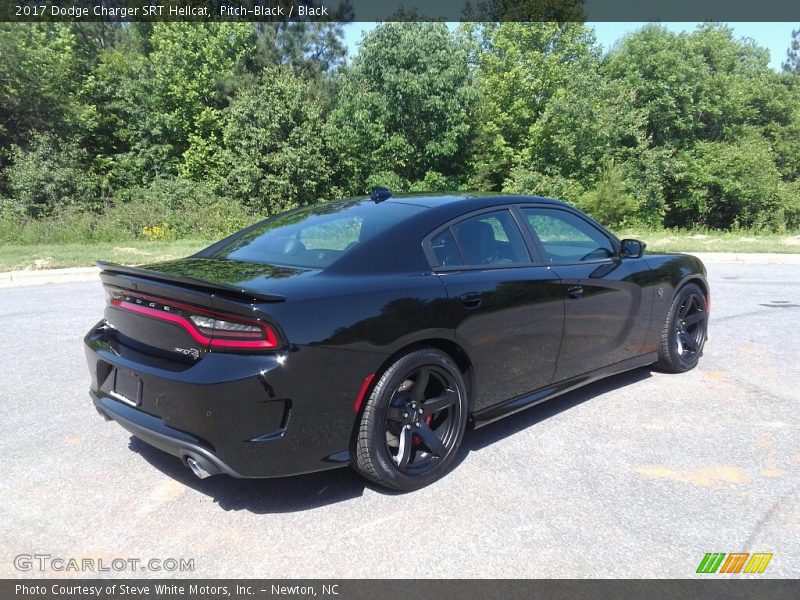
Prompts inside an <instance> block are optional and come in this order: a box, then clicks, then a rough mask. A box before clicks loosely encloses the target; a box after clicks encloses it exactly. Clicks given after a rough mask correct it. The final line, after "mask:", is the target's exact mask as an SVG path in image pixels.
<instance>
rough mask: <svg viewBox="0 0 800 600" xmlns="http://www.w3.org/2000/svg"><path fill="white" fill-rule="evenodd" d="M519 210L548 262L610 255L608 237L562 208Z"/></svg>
mask: <svg viewBox="0 0 800 600" xmlns="http://www.w3.org/2000/svg"><path fill="white" fill-rule="evenodd" d="M522 214H523V215H525V219H526V220H527V222H528V224H529V225H530V227H531V229H532V230H533V232H534V233H535V234H536V237H538V238H539V241H540V242H541V244H542V247H543V249H544V252H545V255H546V256H547V259H548V260H549V261H550V262H562V263H563V262H570V263H575V262H582V261H589V260H602V259H606V258H610V257H612V256H614V248H613V246H612V245H611V241H610V240H609V239H608V238H607V237H606V236H605V235H604V234H603V233H602V232H600V231H599V230H598V229H597V228H596V227H594V226H593V225H592V224H590V223H588V222H587V221H584V220H583V219H581V218H580V217H578V216H576V215H574V214H572V213H570V212H567V211H565V210H556V209H550V208H523V209H522Z"/></svg>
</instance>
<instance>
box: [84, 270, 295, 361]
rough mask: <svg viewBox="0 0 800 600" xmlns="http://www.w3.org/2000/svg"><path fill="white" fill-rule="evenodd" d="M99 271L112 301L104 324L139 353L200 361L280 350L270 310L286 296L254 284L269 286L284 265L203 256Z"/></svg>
mask: <svg viewBox="0 0 800 600" xmlns="http://www.w3.org/2000/svg"><path fill="white" fill-rule="evenodd" d="M98 266H99V267H100V268H101V269H102V272H101V273H100V278H101V280H102V282H103V286H104V287H105V289H106V293H107V296H108V304H107V306H106V312H105V318H106V321H107V322H108V323H109V325H110V326H111V328H112V329H113V330H114V331H115V335H116V337H117V338H118V340H119V341H120V342H121V343H124V344H126V345H128V346H130V347H133V348H135V349H137V350H139V351H142V352H147V353H152V354H158V355H162V356H168V357H170V358H181V359H184V360H198V359H199V358H201V357H202V356H203V354H205V353H206V352H210V351H237V352H253V351H268V350H275V349H277V348H279V347H280V346H281V345H282V342H281V337H280V335H279V333H278V328H277V325H276V324H275V323H274V322H273V321H272V319H271V317H270V315H269V313H268V310H267V309H268V306H269V304H271V303H275V302H283V301H284V300H285V297H284V296H282V295H280V294H273V293H269V292H264V291H261V290H255V289H252V288H250V287H249V285H248V283H250V284H252V285H256V282H257V285H258V286H267V287H268V286H269V280H270V279H271V278H272V277H275V276H276V274H277V273H276V270H280V268H279V267H274V266H272V265H260V264H255V263H244V262H238V261H228V260H212V259H200V258H188V259H181V260H177V261H169V262H163V263H156V264H153V265H147V266H144V267H127V266H123V265H117V264H113V263H107V262H98ZM280 276H281V274H277V277H280ZM284 276H285V275H284Z"/></svg>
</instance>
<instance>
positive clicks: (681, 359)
mask: <svg viewBox="0 0 800 600" xmlns="http://www.w3.org/2000/svg"><path fill="white" fill-rule="evenodd" d="M707 307H708V304H707V301H706V296H705V294H704V293H703V290H702V289H700V286H698V285H697V284H695V283H689V284H687V285H685V286H683V287H682V288H681V289H680V290H678V293H677V294H675V298H674V300H673V302H672V306H671V308H670V312H669V314H668V315H667V320H666V323H665V324H664V329H663V331H662V333H661V344H660V347H659V362H658V366H659V367H661V368H663V369H664V370H666V371H670V372H673V373H682V372H684V371H689V370H690V369H693V368H694V367H696V366H697V362H698V361H699V360H700V356H701V355H702V353H703V346H704V344H705V342H706V334H707V331H708V308H707Z"/></svg>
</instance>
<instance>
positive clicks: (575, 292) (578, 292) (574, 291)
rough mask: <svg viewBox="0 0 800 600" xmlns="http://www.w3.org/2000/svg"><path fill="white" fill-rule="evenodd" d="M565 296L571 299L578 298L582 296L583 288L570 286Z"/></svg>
mask: <svg viewBox="0 0 800 600" xmlns="http://www.w3.org/2000/svg"><path fill="white" fill-rule="evenodd" d="M567 295H568V296H569V297H570V298H573V299H577V298H580V297H582V296H583V287H582V286H580V285H571V286H570V287H568V288H567Z"/></svg>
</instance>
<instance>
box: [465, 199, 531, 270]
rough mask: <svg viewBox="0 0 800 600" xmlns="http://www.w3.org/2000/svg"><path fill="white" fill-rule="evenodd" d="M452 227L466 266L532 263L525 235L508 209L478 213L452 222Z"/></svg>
mask: <svg viewBox="0 0 800 600" xmlns="http://www.w3.org/2000/svg"><path fill="white" fill-rule="evenodd" d="M451 229H452V232H453V234H454V235H455V239H456V240H457V242H458V247H459V248H460V250H461V254H462V257H463V260H464V263H465V264H467V265H470V266H478V265H504V264H506V265H511V264H519V263H527V262H530V255H529V254H528V249H527V247H526V246H525V241H524V240H523V239H522V234H521V233H520V231H519V228H518V227H517V224H516V222H515V221H514V218H513V217H512V216H511V213H510V212H509V211H507V210H498V211H494V212H489V213H482V214H479V215H476V216H474V217H472V218H469V219H465V220H464V221H461V222H460V223H457V224H455V225H453V227H452V228H451Z"/></svg>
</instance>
